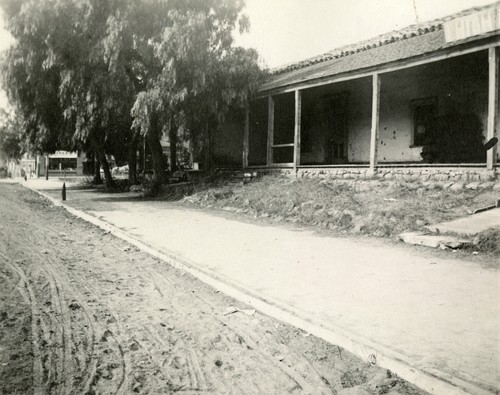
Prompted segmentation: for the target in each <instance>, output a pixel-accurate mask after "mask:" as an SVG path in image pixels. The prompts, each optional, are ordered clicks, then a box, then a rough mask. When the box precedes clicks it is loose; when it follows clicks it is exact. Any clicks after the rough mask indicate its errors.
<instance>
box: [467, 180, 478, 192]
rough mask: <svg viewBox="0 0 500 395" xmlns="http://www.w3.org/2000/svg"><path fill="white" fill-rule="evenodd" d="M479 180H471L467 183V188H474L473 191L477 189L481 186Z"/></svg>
mask: <svg viewBox="0 0 500 395" xmlns="http://www.w3.org/2000/svg"><path fill="white" fill-rule="evenodd" d="M479 184H480V183H479V182H471V183H470V184H467V185H466V186H465V188H466V189H472V190H473V191H475V190H476V189H477V188H478V187H479Z"/></svg>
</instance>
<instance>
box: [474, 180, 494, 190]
mask: <svg viewBox="0 0 500 395" xmlns="http://www.w3.org/2000/svg"><path fill="white" fill-rule="evenodd" d="M494 185H495V183H494V182H492V181H489V182H483V183H481V184H479V186H478V188H479V189H487V188H491V187H492V186H494Z"/></svg>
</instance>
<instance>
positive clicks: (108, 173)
mask: <svg viewBox="0 0 500 395" xmlns="http://www.w3.org/2000/svg"><path fill="white" fill-rule="evenodd" d="M98 155H99V161H100V162H101V165H102V170H104V181H105V184H106V188H112V187H113V185H114V183H113V176H112V175H111V170H110V169H109V163H108V159H107V158H106V154H105V152H104V149H103V148H100V149H99V152H98Z"/></svg>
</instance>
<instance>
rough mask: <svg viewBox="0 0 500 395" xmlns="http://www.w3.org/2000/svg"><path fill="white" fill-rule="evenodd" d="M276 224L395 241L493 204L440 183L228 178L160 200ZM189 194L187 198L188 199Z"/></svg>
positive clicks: (483, 195) (491, 197)
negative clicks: (242, 180) (403, 234)
mask: <svg viewBox="0 0 500 395" xmlns="http://www.w3.org/2000/svg"><path fill="white" fill-rule="evenodd" d="M181 195H184V196H185V197H184V199H183V202H185V203H187V204H192V205H197V206H201V207H206V208H215V209H222V210H226V211H234V212H237V213H241V214H245V215H248V216H252V217H267V218H269V219H270V220H273V221H275V222H290V223H297V224H300V225H307V226H312V227H317V228H321V229H326V230H331V231H335V232H344V233H351V234H367V235H372V236H378V237H394V236H396V235H398V234H400V233H401V232H405V231H418V230H423V229H424V226H425V225H429V224H432V223H438V222H442V221H447V220H451V219H454V218H458V217H461V216H464V215H468V214H469V213H470V212H471V211H473V210H474V209H476V208H479V207H482V206H484V205H488V204H491V203H492V202H494V201H495V193H494V192H493V191H492V190H491V188H490V189H483V190H476V191H473V190H463V191H460V192H456V191H450V190H443V187H442V184H440V183H422V182H420V181H413V182H406V181H393V180H358V181H347V180H320V179H292V178H288V177H284V176H264V177H262V178H261V179H259V180H258V181H254V182H250V183H246V184H244V183H230V182H229V181H228V180H227V179H221V178H219V179H216V180H209V181H205V182H203V183H198V184H194V185H193V184H191V185H190V186H189V187H186V188H185V189H182V188H180V187H177V189H175V190H172V189H171V190H170V192H168V193H165V194H164V197H168V198H169V199H178V198H179V197H180V196H181ZM186 195H187V196H186Z"/></svg>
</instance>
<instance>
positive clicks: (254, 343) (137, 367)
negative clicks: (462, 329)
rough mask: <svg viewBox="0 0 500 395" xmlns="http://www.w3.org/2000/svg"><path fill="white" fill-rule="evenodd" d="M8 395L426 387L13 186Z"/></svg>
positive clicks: (3, 345) (3, 207) (5, 338)
mask: <svg viewBox="0 0 500 395" xmlns="http://www.w3.org/2000/svg"><path fill="white" fill-rule="evenodd" d="M165 237H168V235H165ZM233 307H235V308H233ZM238 309H239V311H238ZM0 392H1V393H17V394H20V393H22V394H24V393H35V394H44V393H53V394H69V393H75V394H80V393H82V394H118V393H150V394H157V393H174V392H182V393H185V394H194V393H231V394H233V393H247V394H257V393H258V394H275V393H314V394H328V393H338V394H342V393H345V394H347V393H349V394H366V393H371V394H381V393H391V394H397V393H401V394H421V393H422V392H420V391H419V390H417V389H415V388H414V387H412V386H410V385H409V384H407V383H405V382H404V381H402V380H400V379H399V378H397V377H395V376H393V375H392V374H391V373H390V372H387V371H385V370H381V369H379V368H377V367H374V366H370V365H369V364H367V363H365V362H362V361H360V360H359V359H357V358H355V357H354V356H352V355H351V354H349V353H348V352H346V351H344V350H342V349H341V348H339V347H336V346H333V345H330V344H327V343H325V342H323V341H322V340H320V339H317V338H314V337H313V336H309V335H308V334H306V333H304V332H302V331H300V330H298V329H296V328H293V327H290V326H287V325H284V324H282V323H279V322H277V321H275V320H273V319H270V318H269V317H266V316H264V315H261V314H259V313H258V312H255V311H253V310H251V309H250V308H249V307H247V306H244V305H241V304H238V303H237V302H236V301H234V300H232V299H230V298H228V297H226V296H224V295H222V294H220V293H218V292H217V291H216V290H214V289H212V288H210V287H208V286H206V285H204V284H203V283H201V282H199V281H198V280H196V279H194V278H192V277H191V276H190V275H188V274H186V273H183V272H180V271H178V270H176V269H173V268H172V267H170V266H168V265H166V264H165V263H163V262H160V261H158V260H157V259H155V258H153V257H151V256H149V255H147V254H145V253H143V252H141V251H138V250H136V249H135V248H134V247H131V246H129V245H128V244H126V243H125V242H123V241H121V240H119V239H116V238H115V237H113V236H112V235H110V234H107V233H105V232H103V231H102V230H100V229H98V228H96V227H94V226H92V225H89V224H87V223H85V222H83V221H81V220H79V219H76V218H74V217H72V216H70V215H69V214H68V213H66V212H65V211H64V210H63V209H62V208H57V207H53V206H52V205H51V204H50V203H48V202H47V201H45V200H43V199H42V198H40V197H39V196H38V195H36V194H34V193H32V192H30V191H28V190H26V189H24V188H23V187H21V186H19V185H7V184H0Z"/></svg>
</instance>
